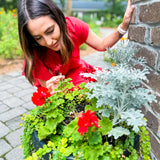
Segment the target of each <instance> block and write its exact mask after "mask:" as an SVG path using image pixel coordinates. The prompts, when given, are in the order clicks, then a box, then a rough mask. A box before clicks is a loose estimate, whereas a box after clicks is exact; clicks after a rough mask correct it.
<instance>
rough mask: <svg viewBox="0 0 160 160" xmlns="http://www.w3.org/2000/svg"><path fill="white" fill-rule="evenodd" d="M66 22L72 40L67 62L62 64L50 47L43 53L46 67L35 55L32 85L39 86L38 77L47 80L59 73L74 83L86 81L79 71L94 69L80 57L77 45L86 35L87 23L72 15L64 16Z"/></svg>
mask: <svg viewBox="0 0 160 160" xmlns="http://www.w3.org/2000/svg"><path fill="white" fill-rule="evenodd" d="M66 23H67V29H68V32H69V35H70V37H71V39H72V42H73V48H74V51H73V52H72V54H71V56H70V59H69V62H68V63H67V64H65V65H63V64H62V60H61V55H60V54H58V53H56V52H55V51H53V50H51V49H48V51H47V52H46V53H44V54H45V64H47V66H48V67H46V66H44V64H43V63H42V61H41V60H40V59H38V57H37V56H36V57H35V62H36V63H35V68H36V76H35V75H34V74H33V76H34V78H35V79H36V83H35V84H34V85H35V86H37V87H38V86H40V83H39V81H38V79H40V80H45V81H47V80H49V79H50V78H52V77H53V76H56V75H59V73H62V75H65V78H72V82H73V84H74V85H79V84H80V83H82V82H88V80H87V79H84V78H83V77H82V76H81V75H80V73H83V72H87V71H91V70H94V68H93V66H91V65H90V64H88V63H86V62H85V61H84V60H82V59H80V50H79V47H80V45H81V44H83V43H84V42H85V41H86V39H87V37H88V33H89V26H88V24H86V23H85V22H83V21H81V20H79V19H77V18H74V17H66Z"/></svg>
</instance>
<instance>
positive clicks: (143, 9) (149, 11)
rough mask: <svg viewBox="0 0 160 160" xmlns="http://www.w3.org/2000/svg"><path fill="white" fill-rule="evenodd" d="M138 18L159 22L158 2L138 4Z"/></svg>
mask: <svg viewBox="0 0 160 160" xmlns="http://www.w3.org/2000/svg"><path fill="white" fill-rule="evenodd" d="M139 20H140V21H141V22H147V23H157V22H160V2H155V3H152V4H150V3H148V4H146V5H142V6H140V14H139Z"/></svg>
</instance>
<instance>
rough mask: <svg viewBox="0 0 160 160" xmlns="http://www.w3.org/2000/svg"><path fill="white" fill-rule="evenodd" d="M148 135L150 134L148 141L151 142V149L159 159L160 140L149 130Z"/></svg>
mask: <svg viewBox="0 0 160 160" xmlns="http://www.w3.org/2000/svg"><path fill="white" fill-rule="evenodd" d="M149 135H150V142H151V150H152V152H153V153H154V155H155V156H156V158H157V159H159V160H160V141H159V140H158V138H157V137H156V136H155V135H153V133H151V132H150V131H149Z"/></svg>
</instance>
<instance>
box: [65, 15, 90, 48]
mask: <svg viewBox="0 0 160 160" xmlns="http://www.w3.org/2000/svg"><path fill="white" fill-rule="evenodd" d="M66 21H67V27H68V30H72V32H74V34H75V35H76V36H77V39H78V41H79V45H81V44H83V43H84V42H86V40H87V37H88V34H89V26H88V24H87V23H85V22H84V21H82V20H80V19H78V18H75V17H67V18H66Z"/></svg>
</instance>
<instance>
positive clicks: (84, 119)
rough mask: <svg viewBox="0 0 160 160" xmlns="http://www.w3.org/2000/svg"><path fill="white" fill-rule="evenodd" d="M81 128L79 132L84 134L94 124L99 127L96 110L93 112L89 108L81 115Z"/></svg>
mask: <svg viewBox="0 0 160 160" xmlns="http://www.w3.org/2000/svg"><path fill="white" fill-rule="evenodd" d="M77 124H78V126H79V128H78V132H79V133H80V134H81V136H82V135H83V133H86V132H87V131H88V127H91V126H92V125H94V126H95V127H97V128H99V127H100V126H99V125H98V118H97V117H96V116H95V112H91V110H87V112H86V113H83V114H82V116H81V117H79V119H78V122H77Z"/></svg>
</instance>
